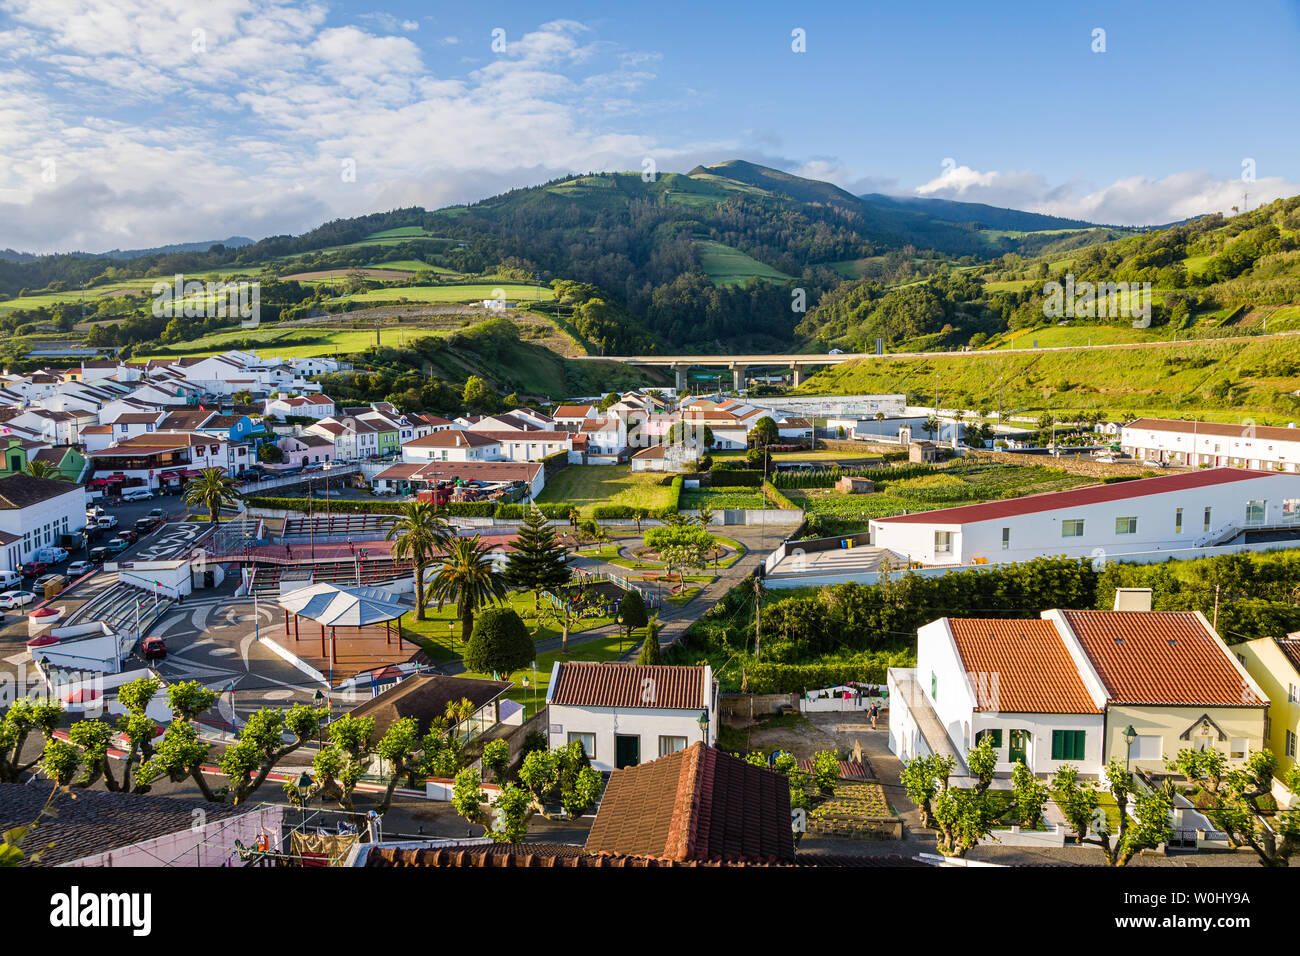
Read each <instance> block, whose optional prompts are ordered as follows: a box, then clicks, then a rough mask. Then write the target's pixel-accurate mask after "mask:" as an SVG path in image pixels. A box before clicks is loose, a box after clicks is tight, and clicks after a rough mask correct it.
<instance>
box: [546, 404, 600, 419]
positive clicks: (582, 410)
mask: <svg viewBox="0 0 1300 956" xmlns="http://www.w3.org/2000/svg"><path fill="white" fill-rule="evenodd" d="M594 407H595V406H594V405H560V406H558V407H557V408H556V409H555V412H554V413H553V415H552V417H553V418H586V417H587V413H588V412H590V411H591V410H592V409H593V408H594Z"/></svg>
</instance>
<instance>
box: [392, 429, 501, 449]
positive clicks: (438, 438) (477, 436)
mask: <svg viewBox="0 0 1300 956" xmlns="http://www.w3.org/2000/svg"><path fill="white" fill-rule="evenodd" d="M495 444H497V440H496V439H495V438H488V437H487V436H485V435H483V434H482V433H481V432H467V431H461V430H459V429H456V428H444V429H442V430H441V431H436V432H430V433H429V434H427V435H424V436H422V437H420V438H416V439H414V440H412V441H408V442H406V444H404V445H403V446H402V447H403V448H482V447H483V446H484V445H495Z"/></svg>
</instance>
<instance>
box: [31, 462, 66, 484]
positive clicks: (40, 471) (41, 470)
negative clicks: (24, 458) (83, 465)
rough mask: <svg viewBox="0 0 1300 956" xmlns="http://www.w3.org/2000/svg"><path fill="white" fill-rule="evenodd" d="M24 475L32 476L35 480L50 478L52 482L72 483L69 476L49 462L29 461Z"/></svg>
mask: <svg viewBox="0 0 1300 956" xmlns="http://www.w3.org/2000/svg"><path fill="white" fill-rule="evenodd" d="M23 473H24V474H27V475H31V476H32V477H33V478H49V479H50V480H51V481H71V480H72V479H70V478H69V477H68V476H67V475H65V474H64V473H63V472H61V471H59V469H58V468H56V467H55V466H54V465H51V464H50V463H49V462H48V461H29V462H28V463H27V467H26V468H24V469H23Z"/></svg>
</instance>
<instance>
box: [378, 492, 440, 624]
mask: <svg viewBox="0 0 1300 956" xmlns="http://www.w3.org/2000/svg"><path fill="white" fill-rule="evenodd" d="M450 536H451V531H450V530H449V529H448V527H447V522H446V521H444V520H443V518H442V516H441V515H439V514H438V509H437V506H436V505H434V503H433V502H431V501H412V502H409V503H407V504H406V505H404V506H403V508H402V513H401V515H400V516H399V517H398V519H397V520H396V521H394V522H393V524H392V526H391V527H390V528H389V529H388V534H386V535H385V536H384V537H385V540H388V541H392V542H393V560H395V561H404V560H406V559H408V558H409V559H410V560H411V563H412V564H414V565H415V619H416V620H417V621H423V620H424V619H425V617H424V569H425V568H426V567H427V566H428V564H429V562H430V561H432V560H433V559H434V557H435V556H436V555H437V554H438V552H440V551H442V550H443V549H444V548H445V547H446V544H447V539H448V538H449V537H450Z"/></svg>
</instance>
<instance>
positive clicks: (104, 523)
mask: <svg viewBox="0 0 1300 956" xmlns="http://www.w3.org/2000/svg"><path fill="white" fill-rule="evenodd" d="M95 524H97V525H99V526H100V527H101V528H116V527H117V518H115V517H114V516H113V515H101V516H100V517H99V518H96V519H95Z"/></svg>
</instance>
